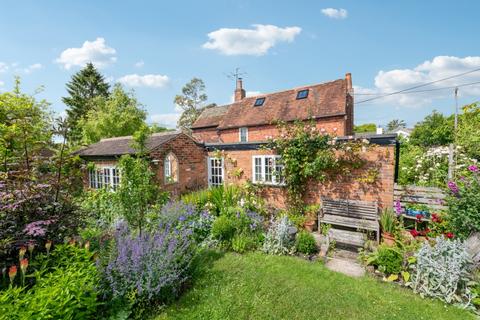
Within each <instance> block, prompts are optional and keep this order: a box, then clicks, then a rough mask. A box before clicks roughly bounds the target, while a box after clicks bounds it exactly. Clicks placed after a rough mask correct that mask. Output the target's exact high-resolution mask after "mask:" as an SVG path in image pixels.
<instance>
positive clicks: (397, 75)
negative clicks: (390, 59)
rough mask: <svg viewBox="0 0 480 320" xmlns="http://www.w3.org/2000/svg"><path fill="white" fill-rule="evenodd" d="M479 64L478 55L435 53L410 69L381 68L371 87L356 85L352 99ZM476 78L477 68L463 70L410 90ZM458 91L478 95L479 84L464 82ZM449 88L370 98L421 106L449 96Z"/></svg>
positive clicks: (479, 91)
mask: <svg viewBox="0 0 480 320" xmlns="http://www.w3.org/2000/svg"><path fill="white" fill-rule="evenodd" d="M476 68H480V56H476V57H465V58H459V57H454V56H437V57H434V58H433V59H432V60H427V61H425V62H423V63H421V64H419V65H418V66H416V67H414V68H412V69H394V70H388V71H384V70H381V71H379V72H378V74H377V75H376V77H375V87H374V88H362V87H356V88H355V93H356V94H364V96H362V95H358V96H357V97H356V101H357V102H359V101H362V100H365V99H368V98H370V97H374V95H373V96H369V95H371V94H387V93H391V92H396V91H400V90H403V89H407V88H410V87H414V86H417V85H421V84H424V83H427V82H432V81H436V80H439V79H443V78H447V77H450V76H454V75H457V74H460V73H463V72H467V71H470V70H473V69H476ZM477 81H480V71H478V72H474V73H470V74H467V75H465V76H461V77H456V78H453V79H449V80H445V81H441V82H438V83H434V84H432V85H429V86H426V87H421V88H418V89H414V90H412V91H424V90H431V89H440V88H445V87H454V86H458V85H462V84H467V83H472V82H477ZM459 92H460V95H463V96H478V95H480V85H478V84H477V85H472V86H464V87H460V88H459ZM452 93H453V88H451V89H446V90H434V91H426V92H417V93H410V94H398V95H393V96H389V97H386V98H382V99H377V100H374V101H372V103H373V102H376V103H387V102H388V103H389V104H393V105H400V106H412V107H417V106H424V105H428V104H430V103H432V102H433V101H434V100H437V99H442V98H446V97H451V96H452ZM365 94H366V95H365Z"/></svg>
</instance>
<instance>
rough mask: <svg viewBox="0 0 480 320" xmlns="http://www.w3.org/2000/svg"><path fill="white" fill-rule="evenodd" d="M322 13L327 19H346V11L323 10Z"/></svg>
mask: <svg viewBox="0 0 480 320" xmlns="http://www.w3.org/2000/svg"><path fill="white" fill-rule="evenodd" d="M322 13H323V14H324V15H326V16H327V17H329V18H333V19H345V18H347V17H348V11H347V10H345V9H341V8H340V9H335V8H325V9H322Z"/></svg>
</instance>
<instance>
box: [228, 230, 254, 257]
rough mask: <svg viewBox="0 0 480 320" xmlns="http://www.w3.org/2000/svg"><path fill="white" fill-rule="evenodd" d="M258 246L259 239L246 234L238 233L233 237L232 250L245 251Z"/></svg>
mask: <svg viewBox="0 0 480 320" xmlns="http://www.w3.org/2000/svg"><path fill="white" fill-rule="evenodd" d="M256 246H257V239H255V238H254V237H252V236H249V235H245V234H237V235H235V236H234V237H233V239H232V250H233V251H235V252H238V253H245V252H247V251H251V250H254V249H255V248H256Z"/></svg>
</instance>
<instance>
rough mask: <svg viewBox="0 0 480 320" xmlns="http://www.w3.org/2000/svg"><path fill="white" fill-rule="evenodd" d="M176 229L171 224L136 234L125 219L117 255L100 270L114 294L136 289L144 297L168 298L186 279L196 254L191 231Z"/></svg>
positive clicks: (117, 236) (120, 227)
mask: <svg viewBox="0 0 480 320" xmlns="http://www.w3.org/2000/svg"><path fill="white" fill-rule="evenodd" d="M176 231H177V232H172V228H171V226H170V225H169V224H167V225H162V226H160V227H159V229H158V230H157V231H155V232H152V233H147V232H145V233H143V234H142V235H138V234H133V233H132V232H131V231H130V229H129V228H128V226H127V224H126V223H124V222H121V223H120V224H119V225H118V226H117V229H116V231H115V234H114V239H115V249H114V250H113V258H111V259H110V261H109V262H108V263H107V264H106V266H104V267H102V266H101V265H99V268H100V271H101V273H102V274H103V276H104V277H103V278H104V280H105V284H104V285H105V287H106V288H109V291H110V292H111V293H112V295H113V296H114V297H117V296H121V297H125V296H126V295H127V294H128V293H129V292H131V291H132V290H136V291H137V294H138V295H139V297H141V298H147V299H152V298H156V299H165V298H167V297H168V295H172V294H175V293H176V292H177V291H178V289H179V287H180V286H181V284H182V283H183V282H184V281H185V280H186V278H187V276H186V274H187V270H188V268H189V266H190V262H191V260H192V257H193V247H192V241H191V237H190V233H191V230H189V229H184V230H176Z"/></svg>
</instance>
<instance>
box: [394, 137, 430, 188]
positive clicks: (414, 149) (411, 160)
mask: <svg viewBox="0 0 480 320" xmlns="http://www.w3.org/2000/svg"><path fill="white" fill-rule="evenodd" d="M423 154H424V149H423V147H419V146H417V145H414V144H412V143H410V142H409V140H406V139H403V138H400V162H399V164H398V167H399V175H398V183H399V184H400V185H404V186H406V185H409V184H415V183H417V181H419V177H418V176H417V172H416V171H415V168H416V165H417V160H418V159H420V157H422V156H423Z"/></svg>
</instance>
